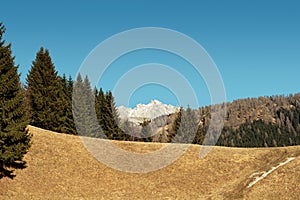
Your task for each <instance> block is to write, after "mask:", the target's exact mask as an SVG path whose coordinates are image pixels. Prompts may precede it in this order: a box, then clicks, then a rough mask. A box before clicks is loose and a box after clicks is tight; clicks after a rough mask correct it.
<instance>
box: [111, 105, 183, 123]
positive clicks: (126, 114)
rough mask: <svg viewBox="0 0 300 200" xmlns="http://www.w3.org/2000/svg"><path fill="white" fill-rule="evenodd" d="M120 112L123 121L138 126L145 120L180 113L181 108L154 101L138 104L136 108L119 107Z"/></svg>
mask: <svg viewBox="0 0 300 200" xmlns="http://www.w3.org/2000/svg"><path fill="white" fill-rule="evenodd" d="M117 109H118V112H119V115H120V119H121V121H125V120H127V119H128V120H129V121H131V122H134V123H136V124H138V123H140V122H143V120H144V119H154V118H156V117H159V116H162V115H169V114H172V113H175V112H177V111H179V109H180V108H178V107H175V106H173V105H166V104H163V103H162V102H160V101H158V100H152V101H151V102H150V103H149V104H147V105H145V104H138V105H136V107H135V108H127V107H125V106H119V107H118V108H117Z"/></svg>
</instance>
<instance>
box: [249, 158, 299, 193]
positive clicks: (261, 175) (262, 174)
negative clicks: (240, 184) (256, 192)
mask: <svg viewBox="0 0 300 200" xmlns="http://www.w3.org/2000/svg"><path fill="white" fill-rule="evenodd" d="M294 159H295V157H291V158H288V159H287V160H286V161H284V162H281V163H280V164H279V165H277V166H276V167H272V168H271V169H270V170H269V171H263V172H255V173H254V174H252V175H251V176H250V178H255V179H254V180H253V181H252V182H251V183H249V184H248V186H247V188H251V187H252V186H253V185H255V184H256V183H258V182H259V181H261V180H262V179H264V178H265V177H267V176H268V175H269V174H271V173H272V172H273V171H275V170H276V169H278V168H279V167H281V166H283V165H286V164H287V163H289V162H291V161H292V160H294Z"/></svg>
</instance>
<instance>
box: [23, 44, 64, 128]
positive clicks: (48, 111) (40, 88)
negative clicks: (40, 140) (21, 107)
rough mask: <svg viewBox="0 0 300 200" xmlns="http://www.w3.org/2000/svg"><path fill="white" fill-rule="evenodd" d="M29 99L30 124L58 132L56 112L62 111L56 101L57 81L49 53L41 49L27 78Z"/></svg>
mask: <svg viewBox="0 0 300 200" xmlns="http://www.w3.org/2000/svg"><path fill="white" fill-rule="evenodd" d="M27 84H28V89H29V93H30V99H31V124H32V125H34V126H37V127H40V128H44V129H48V130H53V131H59V130H58V129H59V128H58V127H59V126H60V124H61V123H60V120H59V117H58V115H59V114H58V113H57V111H59V110H60V109H63V108H62V107H61V106H60V104H61V102H59V101H58V96H59V79H58V76H57V72H56V70H55V68H54V65H53V63H52V60H51V57H50V55H49V51H48V50H47V49H46V50H44V48H41V49H40V50H39V52H38V53H37V55H36V59H35V61H33V62H32V68H31V70H30V71H29V74H28V76H27Z"/></svg>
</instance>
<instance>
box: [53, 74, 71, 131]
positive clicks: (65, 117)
mask: <svg viewBox="0 0 300 200" xmlns="http://www.w3.org/2000/svg"><path fill="white" fill-rule="evenodd" d="M59 79H60V84H59V90H60V92H59V94H60V96H59V97H58V100H59V102H60V105H61V106H64V108H61V109H60V110H58V111H57V112H59V113H60V116H59V121H61V125H60V127H59V130H60V131H61V132H63V133H70V134H76V128H75V123H74V118H73V113H72V92H71V88H73V81H72V79H70V78H69V81H67V78H66V76H65V75H63V77H62V78H59ZM70 80H71V83H70ZM70 84H71V85H70Z"/></svg>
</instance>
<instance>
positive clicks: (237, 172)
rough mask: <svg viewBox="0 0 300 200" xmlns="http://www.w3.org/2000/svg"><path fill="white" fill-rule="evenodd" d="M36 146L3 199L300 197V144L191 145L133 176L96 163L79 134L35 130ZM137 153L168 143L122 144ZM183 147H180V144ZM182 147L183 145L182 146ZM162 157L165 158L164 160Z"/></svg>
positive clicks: (0, 184) (3, 187) (1, 185)
mask: <svg viewBox="0 0 300 200" xmlns="http://www.w3.org/2000/svg"><path fill="white" fill-rule="evenodd" d="M29 130H30V132H31V133H32V134H33V138H32V147H31V149H30V150H29V152H28V153H27V154H26V156H25V161H27V168H25V169H23V170H16V171H15V174H16V177H15V178H14V179H13V180H11V179H8V178H2V179H0V199H17V200H26V199H51V200H52V199H57V200H58V199H128V200H129V199H299V198H300V184H299V183H300V157H299V156H300V146H295V147H283V148H251V149H246V148H227V147H214V149H213V150H212V151H211V152H210V154H208V156H206V157H205V158H202V159H200V158H199V150H200V148H201V146H198V145H191V146H190V147H189V149H188V150H187V151H186V152H185V153H184V155H183V156H182V157H180V158H179V159H178V160H176V161H175V162H174V163H173V164H171V165H169V166H167V167H165V168H162V169H160V170H158V171H154V172H150V173H145V174H133V173H126V172H122V171H118V170H114V169H112V168H110V167H108V166H106V165H105V164H102V163H101V162H99V161H98V160H96V159H95V158H94V157H93V156H92V155H91V154H90V153H89V152H88V151H87V150H86V149H85V148H84V146H83V144H82V142H81V140H80V138H79V137H78V136H72V135H66V134H58V133H54V132H51V131H46V130H43V129H39V128H35V127H32V126H29ZM114 143H115V144H117V145H118V146H120V147H121V148H123V149H126V150H129V151H133V152H149V151H154V150H157V149H159V148H161V147H163V146H164V145H166V144H158V143H157V144H156V143H135V142H118V141H114ZM176 145H177V144H176ZM180 145H181V144H178V147H180ZM289 157H296V159H294V160H293V161H291V162H289V163H287V164H286V165H284V166H282V167H280V168H278V169H276V170H275V171H274V172H272V173H271V174H269V175H268V176H267V177H266V178H264V179H263V180H261V181H259V182H258V183H257V184H255V185H253V186H252V187H251V188H247V185H248V184H249V183H250V182H251V181H253V178H251V177H250V176H251V175H252V174H253V173H255V172H262V171H267V170H270V169H271V168H272V167H274V166H276V165H278V164H279V163H280V162H282V161H285V160H286V159H287V158H289ZM158 159H159V158H158Z"/></svg>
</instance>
